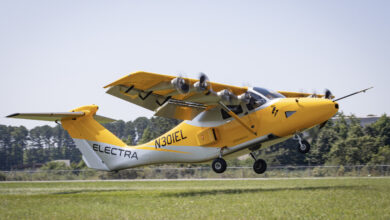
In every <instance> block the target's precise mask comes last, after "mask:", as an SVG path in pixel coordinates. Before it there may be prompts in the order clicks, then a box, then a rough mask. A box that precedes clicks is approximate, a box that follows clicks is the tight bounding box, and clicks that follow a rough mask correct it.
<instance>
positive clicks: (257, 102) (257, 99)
mask: <svg viewBox="0 0 390 220" xmlns="http://www.w3.org/2000/svg"><path fill="white" fill-rule="evenodd" d="M249 94H250V95H251V99H250V100H249V103H248V104H246V107H247V108H248V110H249V111H251V110H253V109H255V108H257V107H259V106H262V105H263V104H264V103H266V102H267V101H266V100H265V99H264V98H263V97H261V96H259V95H257V94H255V93H253V92H250V93H249Z"/></svg>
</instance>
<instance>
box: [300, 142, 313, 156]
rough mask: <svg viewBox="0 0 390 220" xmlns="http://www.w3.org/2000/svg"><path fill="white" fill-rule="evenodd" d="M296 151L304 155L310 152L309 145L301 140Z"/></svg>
mask: <svg viewBox="0 0 390 220" xmlns="http://www.w3.org/2000/svg"><path fill="white" fill-rule="evenodd" d="M298 151H299V152H300V153H302V154H306V153H308V152H309V151H310V144H309V142H307V141H306V140H302V141H301V142H300V143H299V145H298Z"/></svg>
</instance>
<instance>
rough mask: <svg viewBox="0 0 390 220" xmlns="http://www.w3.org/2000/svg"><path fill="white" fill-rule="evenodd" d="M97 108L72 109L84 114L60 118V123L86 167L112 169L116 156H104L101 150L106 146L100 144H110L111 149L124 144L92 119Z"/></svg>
mask: <svg viewBox="0 0 390 220" xmlns="http://www.w3.org/2000/svg"><path fill="white" fill-rule="evenodd" d="M97 110H98V106H96V105H89V106H83V107H80V108H77V109H74V110H72V112H84V115H83V116H82V117H77V118H67V119H62V120H61V124H62V126H63V127H64V129H65V130H67V131H68V133H69V135H70V136H71V137H72V138H73V140H74V141H75V143H76V146H77V147H78V148H79V150H80V151H81V153H82V154H83V159H84V161H85V163H86V164H87V166H88V167H90V168H94V169H98V170H107V171H108V170H113V169H115V164H116V161H113V160H115V159H116V158H115V157H104V154H101V152H102V150H103V149H104V151H106V148H107V147H101V146H110V148H109V149H110V150H111V149H113V148H114V147H118V148H120V147H125V146H126V144H125V143H124V142H123V141H122V140H120V139H119V138H118V137H116V136H115V135H114V134H112V133H111V132H110V131H109V130H107V129H106V128H105V127H103V126H102V125H101V124H99V123H98V122H97V121H96V120H95V119H94V115H95V114H96V111H97ZM114 149H115V148H114ZM104 151H103V153H104ZM98 152H99V153H98ZM111 152H112V150H111ZM106 153H107V152H106Z"/></svg>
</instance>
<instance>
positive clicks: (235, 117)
mask: <svg viewBox="0 0 390 220" xmlns="http://www.w3.org/2000/svg"><path fill="white" fill-rule="evenodd" d="M218 103H219V105H220V106H221V107H222V108H223V110H225V111H226V112H227V113H228V114H229V115H230V116H232V117H233V118H234V119H236V120H237V121H238V122H239V123H240V124H241V125H242V126H243V127H244V128H245V129H246V130H248V131H249V132H250V133H251V134H253V135H255V136H257V133H256V132H254V131H253V130H252V129H251V128H250V127H249V126H248V125H246V124H245V122H243V121H242V120H241V119H240V117H238V115H236V113H234V112H233V111H232V110H230V109H229V108H228V107H227V106H226V105H225V104H223V103H222V102H221V101H219V102H218Z"/></svg>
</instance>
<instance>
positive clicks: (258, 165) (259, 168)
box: [250, 152, 267, 174]
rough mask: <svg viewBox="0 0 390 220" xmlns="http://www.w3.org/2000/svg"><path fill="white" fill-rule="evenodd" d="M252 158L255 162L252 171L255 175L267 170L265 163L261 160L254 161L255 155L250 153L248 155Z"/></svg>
mask: <svg viewBox="0 0 390 220" xmlns="http://www.w3.org/2000/svg"><path fill="white" fill-rule="evenodd" d="M250 155H251V156H252V158H253V159H254V160H255V163H254V164H253V170H254V171H255V172H256V173H257V174H262V173H264V172H265V171H266V170H267V163H266V162H265V160H263V159H256V156H255V154H254V153H253V152H252V153H250Z"/></svg>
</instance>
